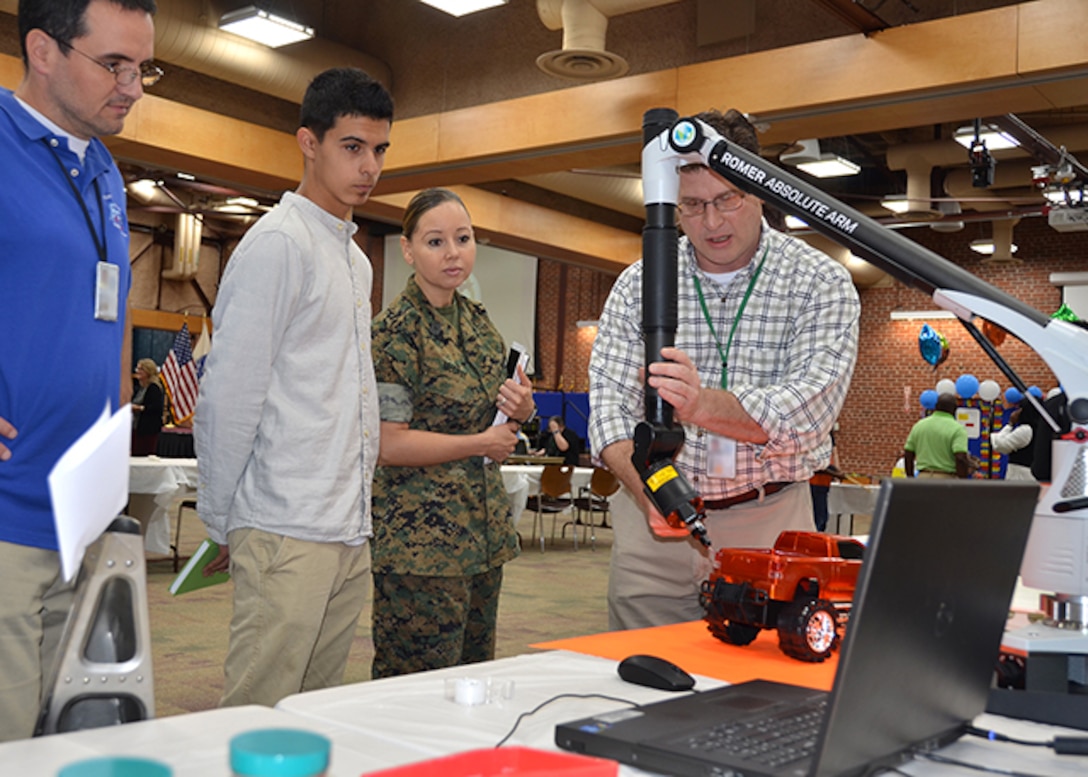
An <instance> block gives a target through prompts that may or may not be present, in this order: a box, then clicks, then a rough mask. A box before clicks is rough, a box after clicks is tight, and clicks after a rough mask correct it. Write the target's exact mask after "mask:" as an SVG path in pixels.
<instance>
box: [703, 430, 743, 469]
mask: <svg viewBox="0 0 1088 777" xmlns="http://www.w3.org/2000/svg"><path fill="white" fill-rule="evenodd" d="M706 464H707V473H706V474H707V475H709V476H710V477H712V478H722V479H725V480H732V479H733V478H735V477H736V476H737V441H736V440H734V439H733V438H732V437H722V436H721V435H718V434H710V435H707V441H706Z"/></svg>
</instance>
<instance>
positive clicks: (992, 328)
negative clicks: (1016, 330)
mask: <svg viewBox="0 0 1088 777" xmlns="http://www.w3.org/2000/svg"><path fill="white" fill-rule="evenodd" d="M982 334H984V335H985V336H986V339H987V340H989V341H990V342H991V343H993V344H994V345H996V346H999V347H1000V345H1001V344H1002V343H1003V342H1005V337H1006V336H1008V334H1009V333H1008V332H1006V331H1005V330H1004V329H1002V328H1001V327H999V326H998V325H997V324H993V323H991V322H989V321H983V322H982Z"/></svg>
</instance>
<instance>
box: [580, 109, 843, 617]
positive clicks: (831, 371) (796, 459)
mask: <svg viewBox="0 0 1088 777" xmlns="http://www.w3.org/2000/svg"><path fill="white" fill-rule="evenodd" d="M698 118H700V119H702V120H703V121H705V122H706V123H707V124H709V125H711V126H712V127H714V129H715V130H717V131H718V132H719V133H720V134H721V135H722V136H723V137H725V138H727V139H729V140H731V141H733V142H735V143H737V144H739V145H741V146H743V147H744V148H747V149H749V150H750V151H753V152H755V153H758V152H759V143H758V141H757V139H756V135H755V130H754V129H753V128H752V126H751V124H749V123H748V121H747V120H746V119H745V118H744V117H743V116H742V115H741V114H740V113H738V112H736V111H733V110H730V111H729V112H727V113H726V114H721V113H718V112H717V111H710V112H707V113H703V114H699V116H698ZM677 213H678V218H679V225H680V228H681V230H682V231H683V233H684V235H685V236H684V237H681V238H680V244H679V261H678V273H679V278H678V287H679V292H678V300H677V302H678V326H677V330H676V337H675V348H666V349H663V350H662V353H661V357H662V361H659V362H655V363H654V364H652V365H650V367H649V370H648V376H647V377H648V380H649V383H650V385H651V386H653V387H654V388H656V389H657V390H658V392H659V394H660V396H661V398H662V399H663V400H665V401H666V402H668V403H669V404H670V405H672V406H673V408H674V418H675V419H676V421H677V422H679V423H681V424H683V427H684V433H685V435H686V441H685V443H684V445H683V447H682V448H681V450H680V452H679V454H678V455H677V457H676V462H675V463H676V466H677V469H678V470H680V471H681V472H682V473H683V474H684V475H685V477H687V479H688V481H689V482H690V483H691V485H692V486H693V487H694V488H695V490H696V491H698V492H699V493H700V494H701V496H702V497H703V499H704V501H705V503H706V508H707V519H706V527H707V530H708V534H709V538H710V540H711V543H712V545H713V548H714V549H718V548H722V547H769V546H771V545H773V544H774V541H775V539H776V538H777V537H778V534H779V532H781V531H783V530H785V529H799V530H806V531H810V530H811V529H812V500H811V495H810V492H809V488H808V482H807V481H808V479H809V477H810V476H811V475H812V473H813V472H814V471H816V470H818V469H821V468H823V467H825V466H827V464H828V461H829V459H830V455H831V438H830V432H831V429H832V426H833V425H834V423H835V420H836V418H837V417H838V414H839V411H840V409H841V408H842V403H843V400H844V399H845V397H846V391H847V389H848V387H849V384H850V376H851V374H852V373H853V370H854V362H855V359H856V356H857V336H858V332H857V330H858V317H859V314H860V308H861V306H860V302H859V300H858V295H857V291H856V290H855V288H854V285H853V282H852V281H851V278H850V274H849V273H848V272H847V271H846V269H845V268H844V267H843V266H842V265H841V264H839V263H837V262H835V261H834V260H832V259H831V258H829V257H828V256H826V255H825V254H823V253H821V252H819V251H817V250H815V249H813V248H811V247H809V246H808V245H807V244H806V243H804V242H802V241H801V240H798V239H796V238H792V237H789V236H787V235H785V234H782V233H781V232H778V231H776V230H773V229H771V228H770V227H769V226H768V224H767V222H766V221H765V220H764V218H763V203H762V202H761V201H760V200H759V199H757V198H756V197H754V196H752V195H748V194H745V193H743V192H741V191H740V190H738V189H736V188H734V187H733V186H732V185H731V184H729V183H727V182H726V181H725V179H724V178H722V177H721V176H719V175H717V174H716V173H714V172H712V171H711V170H710V169H709V168H707V167H705V166H703V165H691V166H687V167H684V168H682V169H681V172H680V190H679V197H678V202H677ZM643 353H644V339H643V336H642V262H641V261H640V262H637V263H635V264H633V265H632V266H630V267H628V268H627V269H626V270H625V271H624V272H623V273H622V274H621V275H620V277H619V278H618V279H617V281H616V283H615V285H614V286H613V287H612V291H611V293H610V294H609V296H608V300H607V302H606V303H605V308H604V312H603V314H602V316H601V320H600V326H599V328H598V333H597V339H596V341H595V343H594V346H593V355H592V358H591V361H590V366H589V378H590V422H589V437H590V442H591V444H592V449H593V451H594V452H595V453H596V454H597V455H598V456H599V457H600V459H601V460H602V461H603V462H604V464H605V465H606V466H607V467H608V468H609V469H610V470H612V471H613V472H614V473H615V474H616V475H617V476H618V477H619V478H620V480H621V481H622V482H623V484H624V486H625V487H624V488H623V489H621V491H620V492H619V493H617V495H616V498H615V499H614V501H613V507H612V515H613V521H614V523H613V525H614V528H615V538H614V542H613V546H612V560H611V571H610V577H609V591H608V609H609V623H610V626H611V628H613V629H629V628H643V627H647V626H658V625H662V624H667V623H678V622H682V621H689V620H698V619H699V618H702V616H703V611H702V607H701V606H700V604H699V586H700V584H701V583H702V581H703V580H705V579H706V578H707V576H708V574H709V572H710V570H711V566H712V563H713V559H712V558H711V555H710V554H709V553H708V552H707V550H706V549H704V548H703V547H702V546H701V545H700V544H699V543H698V542H696V541H695V540H693V539H692V538H691V537H690V536H689V534H688V532H687V531H686V530H684V529H676V528H673V527H671V526H670V525H669V524H668V523H667V522H666V521H665V519H664V518H663V517H662V516H661V515H660V514H659V513H658V512H657V510H656V509H655V508H654V507H653V506H652V505H651V503H650V501H649V499H648V497H646V496H645V494H644V493H643V486H642V481H641V479H640V478H639V476H638V473H637V472H636V470H635V468H634V465H633V464H632V463H631V453H632V450H633V442H632V437H633V436H634V429H635V426H636V425H637V424H638V422H639V421H640V420H642V419H643V418H644V416H645V405H644V401H643V389H642V381H641V379H640V378H641V376H640V369H641V368H642V367H643Z"/></svg>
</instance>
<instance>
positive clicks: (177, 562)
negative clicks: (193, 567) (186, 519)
mask: <svg viewBox="0 0 1088 777" xmlns="http://www.w3.org/2000/svg"><path fill="white" fill-rule="evenodd" d="M186 510H193V511H194V512H195V511H196V500H195V499H183V500H181V503H180V504H179V505H178V517H177V520H176V521H175V522H174V541H173V542H172V543H171V544H170V555H171V556H172V557H173V561H174V571H175V572H177V571H178V567H180V566H181V562H182V561H188V560H189V557H188V556H183V555H181V516H182V513H184V512H185V511H186Z"/></svg>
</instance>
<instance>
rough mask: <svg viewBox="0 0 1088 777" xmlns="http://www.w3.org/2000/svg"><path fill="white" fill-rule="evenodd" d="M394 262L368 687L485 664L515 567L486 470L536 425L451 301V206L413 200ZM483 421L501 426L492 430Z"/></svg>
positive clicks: (514, 549)
mask: <svg viewBox="0 0 1088 777" xmlns="http://www.w3.org/2000/svg"><path fill="white" fill-rule="evenodd" d="M401 249H402V250H403V252H404V258H405V261H407V262H408V264H409V265H411V266H412V268H413V269H414V271H415V272H414V274H413V275H412V276H411V277H410V278H409V279H408V283H407V286H406V287H405V289H404V291H403V292H401V294H400V295H399V296H398V297H397V298H396V299H395V300H393V301H392V302H391V303H390V304H389V306H388V307H386V308H385V310H383V311H382V312H381V313H379V314H378V316H377V317H376V318H375V319H374V353H375V354H376V356H375V371H376V372H377V376H378V390H379V393H380V396H381V418H382V424H381V429H382V432H381V460H380V466H379V467H378V471H377V473H376V475H375V478H374V513H375V515H376V516H377V518H376V519H375V522H374V615H373V636H374V664H373V667H372V670H371V674H372V676H373V677H375V678H379V677H389V676H392V675H399V674H407V673H410V672H421V671H424V670H428V669H439V668H442V667H447V666H455V665H458V664H468V663H473V662H477V661H488V660H490V659H492V658H494V656H495V623H496V618H497V615H498V606H499V589H500V587H501V586H502V573H503V564H505V563H506V562H507V561H509V560H510V559H512V558H514V557H515V556H517V553H518V545H517V533H516V532H515V530H514V522H513V521H511V520H510V499H509V497H508V496H507V493H506V489H505V487H504V486H503V480H502V473H501V472H500V469H499V464H500V463H501V462H502V461H503V459H505V458H506V457H507V456H508V455H510V453H511V452H512V451H513V450H514V448H515V445H516V444H517V439H518V438H517V430H518V427H519V426H520V425H521V424H523V423H526V422H528V421H530V420H532V418H533V417H534V416H535V414H536V408H535V405H534V403H533V394H532V384H531V383H530V382H529V378H528V376H526V375H525V373H524V371H523V370H522V369H521V368H520V367H519V368H518V376H519V378H520V380H521V383H520V384H519V383H517V382H515V381H514V380H512V379H509V378H506V375H505V370H506V368H505V362H506V348H505V347H504V345H503V341H502V336H501V335H500V334H499V332H498V330H496V329H495V326H494V325H493V324H492V323H491V320H490V319H489V318H488V316H487V311H486V310H485V309H484V307H483V306H482V305H481V304H479V303H477V302H473V301H472V300H470V299H468V298H467V297H465V296H464V295H462V294H460V293H459V292H458V291H457V289H458V287H459V286H460V285H461V284H462V283H463V282H464V281H465V279H466V278H468V276H469V273H471V272H472V268H473V266H474V265H475V262H476V238H475V236H474V234H473V230H472V221H471V220H470V218H469V214H468V211H467V210H466V208H465V205H464V203H463V202H462V201H461V199H460V197H458V196H457V195H456V194H455V193H453V192H452V191H449V190H446V189H428V190H425V191H422V192H420V193H419V194H417V195H416V196H415V197H413V198H412V201H411V202H410V203H409V204H408V207H407V209H406V210H405V211H404V226H403V234H402V235H401ZM496 408H501V409H502V410H503V411H504V412H505V414H506V415H507V416H508V417H509V419H510V420H508V421H507V422H506V423H503V424H499V425H494V424H493V423H492V421H493V419H494V417H495V412H496Z"/></svg>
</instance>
